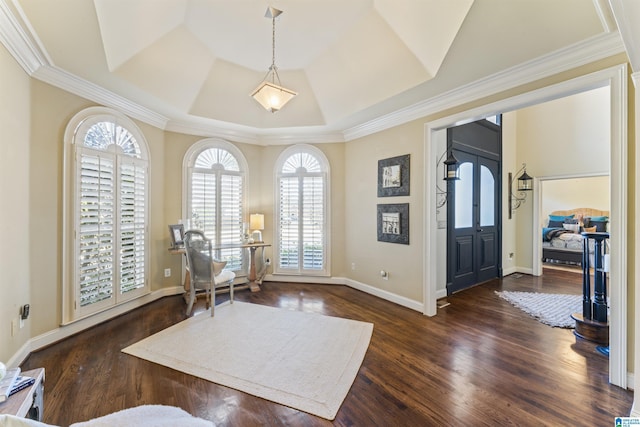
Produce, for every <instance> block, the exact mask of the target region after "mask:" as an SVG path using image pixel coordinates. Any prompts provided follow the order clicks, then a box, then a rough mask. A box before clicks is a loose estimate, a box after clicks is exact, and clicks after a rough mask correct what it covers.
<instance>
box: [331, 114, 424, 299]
mask: <svg viewBox="0 0 640 427" xmlns="http://www.w3.org/2000/svg"><path fill="white" fill-rule="evenodd" d="M423 123H424V122H423V121H415V122H411V123H408V124H405V125H402V126H398V127H395V128H393V129H389V130H386V131H384V132H380V133H377V134H375V135H371V136H367V137H365V138H361V139H359V140H356V141H351V142H349V143H347V144H346V148H345V165H347V166H346V170H345V183H344V186H345V197H346V198H345V211H344V212H345V213H344V218H345V248H346V249H345V259H344V261H345V264H346V266H347V268H348V270H347V277H349V278H350V279H352V280H355V281H357V282H360V283H363V284H366V285H369V286H373V287H375V288H378V289H381V290H383V291H387V292H391V293H393V294H396V295H399V296H401V297H404V298H408V299H410V300H414V301H419V302H422V298H423V296H422V295H423V287H422V269H423V259H422V254H423V233H424V227H423V222H424V221H423V220H422V218H423V209H424V206H423V205H424V198H425V197H424V194H425V191H424V182H423V175H424V173H426V172H427V170H425V167H424V164H423V163H424V160H423V158H424V125H423ZM404 154H410V155H411V161H410V195H409V196H402V197H377V180H378V160H382V159H386V158H389V157H395V156H400V155H404ZM379 203H380V204H386V203H409V220H410V226H409V230H410V232H409V243H410V244H409V245H402V244H395V243H386V242H378V240H377V224H376V222H377V211H376V209H377V207H376V206H377V204H379ZM353 264H355V269H352V265H353ZM380 270H385V271H387V272H388V273H389V279H388V280H383V279H382V277H381V276H380Z"/></svg>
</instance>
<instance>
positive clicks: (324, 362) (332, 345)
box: [122, 301, 374, 420]
mask: <svg viewBox="0 0 640 427" xmlns="http://www.w3.org/2000/svg"><path fill="white" fill-rule="evenodd" d="M373 328H374V326H373V324H372V323H368V322H361V321H356V320H351V319H343V318H339V317H330V316H325V315H321V314H317V313H305V312H300V311H295V310H289V309H285V308H276V307H268V306H264V305H260V304H249V303H243V302H239V301H236V302H235V303H234V304H227V303H224V304H221V305H220V306H218V308H217V313H216V317H213V318H212V317H210V316H207V315H206V314H204V313H203V314H198V315H196V316H193V317H191V318H189V319H187V320H185V321H183V322H180V323H178V324H176V325H173V326H171V327H169V328H167V329H165V330H163V331H160V332H158V333H156V334H154V335H151V336H150V337H148V338H145V339H143V340H142V341H139V342H137V343H135V344H133V345H131V346H129V347H127V348H125V349H123V350H122V351H123V352H124V353H127V354H130V355H133V356H136V357H140V358H143V359H146V360H149V361H151V362H153V363H158V364H161V365H163V366H167V367H169V368H171V369H175V370H177V371H180V372H184V373H187V374H190V375H195V376H198V377H200V378H204V379H206V380H209V381H212V382H215V383H217V384H220V385H224V386H226V387H231V388H234V389H236V390H240V391H243V392H245V393H249V394H252V395H254V396H258V397H262V398H264V399H267V400H271V401H273V402H277V403H280V404H282V405H286V406H289V407H291V408H295V409H298V410H300V411H305V412H308V413H311V414H314V415H317V416H319V417H323V418H327V419H330V420H331V419H333V418H335V416H336V413H337V411H338V409H339V408H340V405H341V404H342V401H343V400H344V398H345V397H346V396H347V393H349V389H350V388H351V385H352V384H353V381H354V380H355V378H356V375H357V374H358V371H359V369H360V365H361V364H362V361H363V359H364V357H365V354H366V352H367V348H368V347H369V342H370V340H371V334H372V332H373ZM239 337H244V338H245V339H242V338H239ZM284 343H286V345H284Z"/></svg>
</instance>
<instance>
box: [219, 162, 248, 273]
mask: <svg viewBox="0 0 640 427" xmlns="http://www.w3.org/2000/svg"><path fill="white" fill-rule="evenodd" d="M242 212H243V206H242V177H240V176H238V175H228V174H225V173H222V174H221V176H220V240H219V242H220V243H221V244H225V243H238V241H240V239H241V236H242ZM220 258H222V259H224V260H226V261H227V268H229V269H231V270H240V269H241V268H242V249H240V248H235V249H224V250H222V251H220Z"/></svg>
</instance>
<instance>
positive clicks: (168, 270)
mask: <svg viewBox="0 0 640 427" xmlns="http://www.w3.org/2000/svg"><path fill="white" fill-rule="evenodd" d="M164 277H171V269H170V268H165V269H164Z"/></svg>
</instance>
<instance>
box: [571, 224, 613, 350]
mask: <svg viewBox="0 0 640 427" xmlns="http://www.w3.org/2000/svg"><path fill="white" fill-rule="evenodd" d="M582 236H583V238H584V239H583V251H582V314H580V313H574V314H572V315H571V317H572V318H573V319H574V320H575V321H576V327H575V330H574V331H573V333H574V334H575V335H576V336H577V337H579V338H583V339H586V340H589V341H593V342H595V343H598V344H603V345H608V344H609V323H608V320H607V317H608V313H607V271H606V270H607V266H605V262H604V255H605V253H604V252H605V245H604V243H605V241H606V240H607V239H608V238H609V233H602V232H596V233H586V232H584V233H582ZM591 239H593V241H594V242H593V243H594V245H593V251H592V252H591V251H590V250H589V240H591ZM590 252H591V253H593V296H592V294H591V265H590V264H591V257H590Z"/></svg>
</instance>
